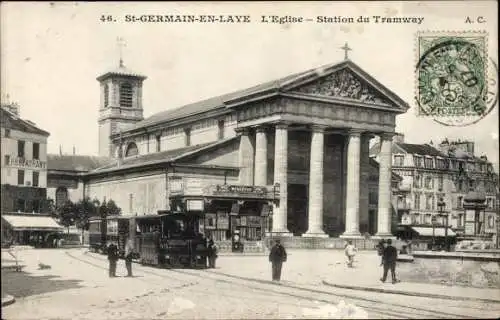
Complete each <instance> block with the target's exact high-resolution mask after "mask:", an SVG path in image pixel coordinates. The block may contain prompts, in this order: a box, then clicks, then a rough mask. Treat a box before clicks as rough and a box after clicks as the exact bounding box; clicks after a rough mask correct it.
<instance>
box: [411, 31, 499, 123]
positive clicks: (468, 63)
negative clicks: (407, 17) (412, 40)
mask: <svg viewBox="0 0 500 320" xmlns="http://www.w3.org/2000/svg"><path fill="white" fill-rule="evenodd" d="M487 40H488V39H487V33H485V32H427V33H424V32H420V33H417V59H418V60H417V65H416V70H415V73H416V103H417V113H418V115H419V116H424V117H432V118H434V120H435V121H437V122H439V123H442V124H444V125H449V126H465V125H470V124H472V123H476V122H477V121H479V120H480V119H482V118H484V117H485V116H486V115H487V114H488V113H489V112H490V111H491V109H492V108H494V106H495V104H496V101H497V98H498V97H497V96H498V92H497V91H498V90H497V89H496V84H497V70H495V69H496V64H495V63H494V62H493V61H491V62H490V61H489V59H488V48H487V46H488V41H487Z"/></svg>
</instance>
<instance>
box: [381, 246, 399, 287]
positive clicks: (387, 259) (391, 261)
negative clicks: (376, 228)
mask: <svg viewBox="0 0 500 320" xmlns="http://www.w3.org/2000/svg"><path fill="white" fill-rule="evenodd" d="M386 243H387V246H386V247H385V249H384V253H383V263H384V275H383V276H382V278H380V281H382V282H385V280H386V279H387V272H388V271H389V270H391V277H392V283H396V282H399V280H397V279H396V261H397V259H398V250H396V248H395V247H393V246H392V240H391V239H387V241H386Z"/></svg>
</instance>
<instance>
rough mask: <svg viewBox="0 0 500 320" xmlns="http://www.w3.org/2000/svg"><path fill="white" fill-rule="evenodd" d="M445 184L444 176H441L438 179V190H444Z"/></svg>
mask: <svg viewBox="0 0 500 320" xmlns="http://www.w3.org/2000/svg"><path fill="white" fill-rule="evenodd" d="M443 184H444V178H443V176H439V177H438V189H439V191H442V190H443Z"/></svg>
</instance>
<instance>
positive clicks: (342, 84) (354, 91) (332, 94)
mask: <svg viewBox="0 0 500 320" xmlns="http://www.w3.org/2000/svg"><path fill="white" fill-rule="evenodd" d="M283 91H285V92H287V93H291V94H298V95H304V96H310V97H319V98H324V99H332V100H337V101H341V100H344V101H348V102H359V103H362V104H368V105H374V106H376V105H379V106H385V107H389V108H391V109H394V110H397V111H403V112H404V111H406V110H407V109H408V108H409V106H408V104H407V103H405V102H404V101H403V100H402V99H401V98H399V97H398V96H397V95H396V94H394V93H393V92H392V91H390V90H389V89H387V88H386V87H385V86H383V85H382V84H381V83H380V82H378V81H377V80H376V79H374V78H373V77H371V76H370V75H368V74H367V73H366V72H364V71H363V70H362V69H361V68H359V67H358V66H357V65H355V64H354V63H352V62H350V61H348V62H346V63H344V64H342V65H336V66H332V67H331V68H326V69H318V70H316V72H315V74H313V75H309V76H307V77H305V78H302V79H297V80H296V81H294V82H292V83H288V84H286V85H285V86H284V88H283Z"/></svg>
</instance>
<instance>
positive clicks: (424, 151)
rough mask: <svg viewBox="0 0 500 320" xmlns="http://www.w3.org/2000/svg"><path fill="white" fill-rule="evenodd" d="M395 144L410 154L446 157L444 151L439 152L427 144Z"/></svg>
mask: <svg viewBox="0 0 500 320" xmlns="http://www.w3.org/2000/svg"><path fill="white" fill-rule="evenodd" d="M397 145H398V147H400V148H401V149H403V150H405V151H406V152H407V153H411V154H418V155H422V156H435V157H446V155H445V154H444V153H442V152H440V151H439V150H438V149H436V148H434V147H433V146H431V145H428V144H411V143H397Z"/></svg>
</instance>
